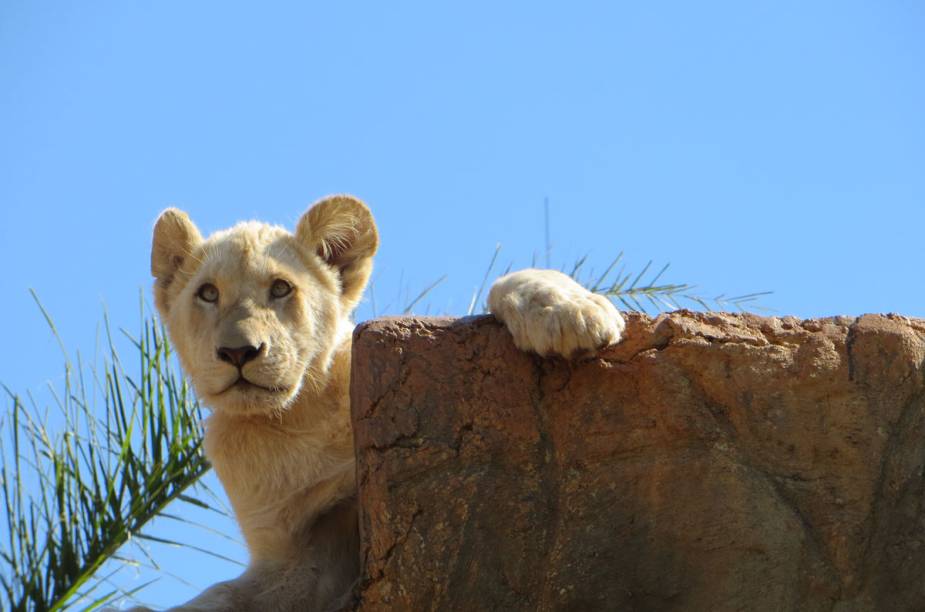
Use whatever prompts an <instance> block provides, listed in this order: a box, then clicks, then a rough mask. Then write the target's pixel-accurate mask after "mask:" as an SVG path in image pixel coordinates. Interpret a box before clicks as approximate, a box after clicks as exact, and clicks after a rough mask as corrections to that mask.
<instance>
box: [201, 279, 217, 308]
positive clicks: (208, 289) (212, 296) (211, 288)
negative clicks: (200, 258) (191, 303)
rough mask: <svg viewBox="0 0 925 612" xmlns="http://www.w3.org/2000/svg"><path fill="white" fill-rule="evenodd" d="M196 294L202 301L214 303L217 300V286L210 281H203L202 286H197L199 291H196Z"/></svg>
mask: <svg viewBox="0 0 925 612" xmlns="http://www.w3.org/2000/svg"><path fill="white" fill-rule="evenodd" d="M196 295H197V296H199V299H200V300H202V301H203V302H209V303H210V304H214V303H215V302H217V301H218V287H216V286H215V285H213V284H212V283H205V284H204V285H203V286H202V287H200V288H199V291H197V292H196Z"/></svg>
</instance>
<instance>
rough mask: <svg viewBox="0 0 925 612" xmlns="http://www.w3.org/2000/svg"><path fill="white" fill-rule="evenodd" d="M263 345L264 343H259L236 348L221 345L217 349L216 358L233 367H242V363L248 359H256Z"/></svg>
mask: <svg viewBox="0 0 925 612" xmlns="http://www.w3.org/2000/svg"><path fill="white" fill-rule="evenodd" d="M265 346H266V344H261V345H260V346H250V345H248V346H239V347H237V348H231V347H229V346H222V347H219V349H218V358H219V359H221V360H222V361H226V362H228V363H230V364H231V365H233V366H235V367H238V368H243V367H244V364H245V363H247V362H248V361H253V360H254V359H257V357H259V356H260V353H262V352H263V349H264V347H265Z"/></svg>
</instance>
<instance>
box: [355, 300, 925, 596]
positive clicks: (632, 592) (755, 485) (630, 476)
mask: <svg viewBox="0 0 925 612" xmlns="http://www.w3.org/2000/svg"><path fill="white" fill-rule="evenodd" d="M923 361H925V321H923V320H916V319H908V318H904V317H900V316H893V315H890V316H874V315H868V316H864V317H861V318H858V319H855V318H846V317H838V318H828V319H814V320H807V321H800V320H797V319H794V318H762V317H756V316H750V315H742V316H738V315H727V314H696V313H690V312H683V311H682V312H677V313H672V314H669V315H662V316H659V317H658V318H654V319H652V318H649V317H645V316H641V315H629V316H628V321H627V330H626V339H625V340H624V342H623V343H621V344H619V345H617V346H616V347H615V348H612V349H609V350H608V351H607V352H606V353H604V354H603V355H601V356H600V357H599V358H594V359H590V360H587V361H584V362H581V363H567V362H565V361H562V360H543V359H540V358H538V357H535V356H532V355H527V354H523V353H521V352H519V351H518V350H517V349H515V348H514V346H513V344H512V342H511V339H510V337H509V335H508V334H507V332H506V330H504V328H503V327H502V326H501V325H500V324H499V323H497V322H496V321H495V320H494V319H493V318H492V317H473V318H468V319H458V320H449V319H412V318H404V319H386V320H377V321H372V322H369V323H366V324H364V325H361V326H360V327H359V328H358V329H357V331H356V333H355V338H354V369H353V381H352V389H351V399H352V405H353V420H354V427H355V430H356V444H357V457H358V468H357V477H358V483H359V500H360V508H361V518H360V524H361V532H362V555H363V562H364V565H365V569H364V574H363V578H362V583H361V585H360V589H361V593H360V603H359V606H360V608H361V609H363V610H437V609H439V610H603V609H607V610H775V611H776V610H801V611H802V610H842V611H847V610H923V609H925V545H923V544H925V476H923V473H925V373H923V369H925V363H923Z"/></svg>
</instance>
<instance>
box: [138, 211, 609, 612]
mask: <svg viewBox="0 0 925 612" xmlns="http://www.w3.org/2000/svg"><path fill="white" fill-rule="evenodd" d="M377 246H378V234H377V232H376V226H375V223H374V222H373V218H372V215H371V214H370V213H369V210H368V209H367V208H366V206H365V205H364V204H362V203H361V202H359V201H358V200H356V199H355V198H352V197H349V196H332V197H329V198H326V199H324V200H322V201H320V202H318V203H317V204H315V205H314V206H313V207H312V208H310V209H309V211H308V212H307V213H306V214H305V215H303V216H302V218H301V219H300V220H299V223H298V225H297V227H296V231H295V233H293V234H290V233H289V232H287V231H286V230H284V229H282V228H280V227H274V226H270V225H266V224H263V223H257V222H247V223H241V224H238V225H236V226H234V227H232V228H231V229H228V230H224V231H221V232H217V233H216V234H214V235H212V236H210V237H208V238H207V239H203V238H202V236H201V235H200V233H199V231H198V230H197V229H196V227H195V225H193V223H192V222H191V221H190V220H189V218H188V217H187V216H186V214H185V213H183V212H181V211H179V210H176V209H169V210H167V211H165V212H164V213H162V214H161V216H160V218H159V219H158V222H157V224H156V226H155V229H154V242H153V245H152V251H151V270H152V273H153V275H154V277H155V279H156V280H155V286H154V296H155V302H156V304H157V308H158V311H159V313H160V315H161V318H162V320H163V321H164V322H165V324H166V326H167V329H168V332H169V334H170V338H171V340H172V341H173V344H174V346H175V347H176V350H177V352H178V354H179V356H180V361H181V363H182V366H183V368H184V370H185V371H186V373H187V375H188V376H189V378H190V379H191V380H192V383H193V385H194V386H195V388H196V391H197V393H198V394H199V396H200V398H202V400H203V402H204V403H205V404H206V405H207V406H209V407H210V408H211V409H212V415H211V416H210V417H209V419H208V420H207V422H206V427H205V430H206V433H205V450H206V454H207V455H208V457H209V459H210V460H211V462H212V465H213V466H214V468H215V471H216V473H217V474H218V477H219V479H220V480H221V482H222V485H223V486H224V488H225V491H226V492H227V494H228V498H229V499H230V501H231V505H232V507H233V508H234V511H235V515H236V518H237V520H238V523H239V524H240V527H241V531H242V533H243V535H244V539H245V540H246V542H247V546H248V550H249V552H250V557H251V558H250V564H249V566H248V569H247V571H245V572H244V574H242V575H241V576H240V577H238V578H237V579H235V580H231V581H228V582H224V583H219V584H217V585H214V586H212V587H211V588H209V589H207V590H206V591H205V592H203V593H202V594H201V595H199V596H198V597H196V598H195V599H194V600H192V601H190V602H188V603H186V604H184V605H183V606H180V607H178V608H175V609H176V610H316V609H327V608H329V607H331V606H334V607H336V606H337V598H338V597H339V596H341V595H343V593H344V592H345V591H349V589H350V586H351V585H352V584H353V581H354V580H355V579H356V578H357V576H358V572H359V560H358V557H359V554H358V553H359V551H358V547H359V543H358V533H357V520H356V506H355V499H354V494H355V464H354V452H353V434H352V431H351V427H350V412H349V376H350V349H351V338H352V335H351V333H352V330H353V324H352V322H351V319H350V315H351V312H352V311H353V309H354V307H355V306H356V303H357V301H358V300H359V299H360V296H361V295H362V292H363V289H364V287H365V286H366V282H367V281H368V279H369V275H370V272H371V269H372V256H373V254H374V253H375V251H376V248H377ZM279 279H282V280H285V281H286V282H287V283H289V284H290V285H291V286H292V287H293V290H292V292H291V293H290V294H289V295H287V296H285V297H282V298H273V297H272V296H271V294H270V288H271V286H272V285H273V282H274V281H276V280H279ZM204 283H209V284H211V285H214V287H215V288H217V290H218V299H217V300H216V301H214V303H213V302H209V301H206V300H204V299H202V297H200V296H199V295H198V294H199V289H200V287H202V286H203V284H204ZM210 293H211V292H210ZM489 304H490V306H491V308H492V310H493V312H495V314H496V315H497V316H498V317H499V318H500V319H501V320H503V321H504V322H505V323H506V324H507V326H508V329H510V330H511V331H512V333H513V334H514V339H515V342H516V343H517V345H518V346H519V347H520V348H522V349H524V350H529V351H535V352H539V353H541V354H548V355H564V356H567V357H568V356H572V355H574V354H578V353H582V352H589V351H593V350H595V349H597V348H600V347H602V346H605V345H607V344H610V343H612V342H617V341H618V340H619V339H620V334H621V332H622V330H623V320H622V318H621V317H620V314H619V313H618V312H617V311H616V309H615V308H614V307H613V306H612V305H611V304H610V303H609V302H608V301H607V300H605V299H603V298H599V297H598V296H592V295H591V294H590V293H589V292H588V291H587V290H585V289H583V288H582V287H580V286H579V285H577V284H576V283H575V282H574V281H572V280H571V279H569V278H568V277H566V276H565V275H563V274H561V273H558V272H551V271H547V270H524V271H521V272H515V273H513V274H509V275H507V276H505V277H503V278H501V279H499V280H498V282H497V283H496V285H495V287H494V288H493V289H492V291H491V294H490V297H489ZM244 345H250V346H254V347H258V346H260V347H262V349H261V351H260V352H259V354H258V355H257V357H256V358H255V359H253V360H252V361H249V362H247V363H245V364H244V365H243V367H241V369H240V372H239V371H238V367H237V366H235V365H232V364H231V363H228V362H227V360H223V359H222V358H221V357H220V354H219V349H220V348H222V347H231V348H237V347H240V346H244ZM239 376H243V377H244V379H246V380H247V381H249V384H247V385H235V384H234V383H235V381H237V380H238V377H239Z"/></svg>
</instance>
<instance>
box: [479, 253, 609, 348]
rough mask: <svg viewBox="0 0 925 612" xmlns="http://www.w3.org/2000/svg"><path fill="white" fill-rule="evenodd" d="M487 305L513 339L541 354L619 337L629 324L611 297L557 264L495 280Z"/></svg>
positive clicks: (598, 344)
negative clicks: (596, 291) (554, 267)
mask: <svg viewBox="0 0 925 612" xmlns="http://www.w3.org/2000/svg"><path fill="white" fill-rule="evenodd" d="M488 307H489V309H490V310H491V312H492V314H494V315H495V316H496V317H498V318H499V319H501V321H503V322H504V324H505V325H506V326H507V328H508V329H509V330H510V332H511V334H512V335H513V336H514V344H516V345H517V347H518V348H520V349H521V350H524V351H534V352H536V353H539V354H540V355H544V356H549V355H561V356H563V357H566V358H574V357H578V356H581V355H583V354H588V353H593V352H595V351H598V350H600V349H602V348H604V347H605V346H608V345H610V344H615V343H617V342H619V341H620V338H621V337H622V334H623V328H624V326H625V324H624V322H623V317H622V316H621V315H620V312H619V311H618V310H617V309H616V307H614V305H613V304H611V303H610V300H608V299H607V298H606V297H604V296H602V295H596V294H594V293H591V292H590V291H588V290H587V289H585V288H584V287H582V286H581V285H579V284H578V283H576V282H575V281H574V280H572V278H570V277H569V276H568V275H566V274H563V273H562V272H558V271H556V270H532V269H531V270H521V271H519V272H514V273H511V274H508V275H506V276H502V277H501V278H499V279H498V280H497V281H495V284H494V285H492V288H491V292H490V293H489V295H488Z"/></svg>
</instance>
